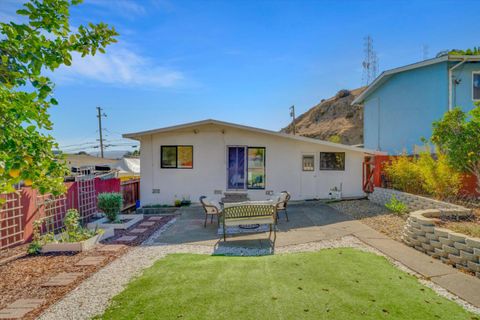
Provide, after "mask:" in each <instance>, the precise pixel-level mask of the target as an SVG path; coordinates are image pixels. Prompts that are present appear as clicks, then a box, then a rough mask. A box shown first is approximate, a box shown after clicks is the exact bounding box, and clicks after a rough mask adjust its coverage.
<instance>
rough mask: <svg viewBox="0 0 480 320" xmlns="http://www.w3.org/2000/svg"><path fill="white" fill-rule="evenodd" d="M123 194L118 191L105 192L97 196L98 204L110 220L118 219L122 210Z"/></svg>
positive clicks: (115, 220)
mask: <svg viewBox="0 0 480 320" xmlns="http://www.w3.org/2000/svg"><path fill="white" fill-rule="evenodd" d="M122 205H123V196H122V194H121V193H118V192H104V193H100V194H99V195H98V197H97V206H98V208H99V209H100V210H102V211H103V213H105V216H106V217H107V219H108V220H110V221H112V222H117V221H118V215H119V214H120V210H122Z"/></svg>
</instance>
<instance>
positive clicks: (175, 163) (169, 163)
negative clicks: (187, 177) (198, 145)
mask: <svg viewBox="0 0 480 320" xmlns="http://www.w3.org/2000/svg"><path fill="white" fill-rule="evenodd" d="M160 159H161V167H162V168H164V169H193V146H161V148H160Z"/></svg>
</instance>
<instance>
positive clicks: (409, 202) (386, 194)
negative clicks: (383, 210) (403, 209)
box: [368, 187, 470, 213]
mask: <svg viewBox="0 0 480 320" xmlns="http://www.w3.org/2000/svg"><path fill="white" fill-rule="evenodd" d="M393 195H394V196H395V197H396V198H397V200H400V201H401V202H403V203H405V205H406V206H407V207H408V211H415V210H424V209H449V210H458V211H459V213H462V212H465V211H468V212H470V210H468V209H466V208H465V207H462V206H459V205H455V204H451V203H447V202H443V201H438V200H434V199H430V198H426V197H422V196H417V195H414V194H410V193H406V192H402V191H397V190H393V189H385V188H378V187H375V189H374V190H373V192H372V193H370V194H369V196H368V199H369V200H370V201H372V202H374V203H377V204H379V205H382V206H384V205H385V204H386V203H387V202H389V201H390V199H391V198H392V196H393Z"/></svg>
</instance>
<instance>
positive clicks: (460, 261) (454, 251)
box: [402, 209, 480, 278]
mask: <svg viewBox="0 0 480 320" xmlns="http://www.w3.org/2000/svg"><path fill="white" fill-rule="evenodd" d="M465 214H468V213H467V212H463V213H460V212H459V211H458V210H455V209H454V210H439V209H427V210H418V211H414V212H412V213H410V215H409V217H408V220H407V224H406V225H405V229H404V231H403V237H402V239H403V241H404V242H405V243H406V244H407V245H409V246H411V247H414V248H415V249H417V250H419V251H422V252H424V253H426V254H428V255H430V256H432V257H434V258H438V259H441V260H442V261H443V262H444V263H447V264H450V265H454V266H455V267H457V268H459V269H467V270H469V271H472V272H474V273H475V274H476V276H477V277H479V278H480V260H479V259H480V239H479V238H473V237H468V236H466V235H464V234H460V233H456V232H453V231H451V230H448V229H444V228H439V227H437V226H435V220H436V219H438V218H440V217H441V216H451V215H465Z"/></svg>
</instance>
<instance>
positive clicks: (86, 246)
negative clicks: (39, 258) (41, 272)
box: [41, 234, 102, 253]
mask: <svg viewBox="0 0 480 320" xmlns="http://www.w3.org/2000/svg"><path fill="white" fill-rule="evenodd" d="M101 237H102V234H96V235H94V236H93V237H91V238H90V239H86V240H83V241H78V242H49V243H46V244H44V245H43V247H42V249H41V252H42V253H48V252H70V251H71V252H82V251H87V250H90V249H92V248H93V247H95V245H96V244H97V243H98V241H99V239H100V238H101Z"/></svg>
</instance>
